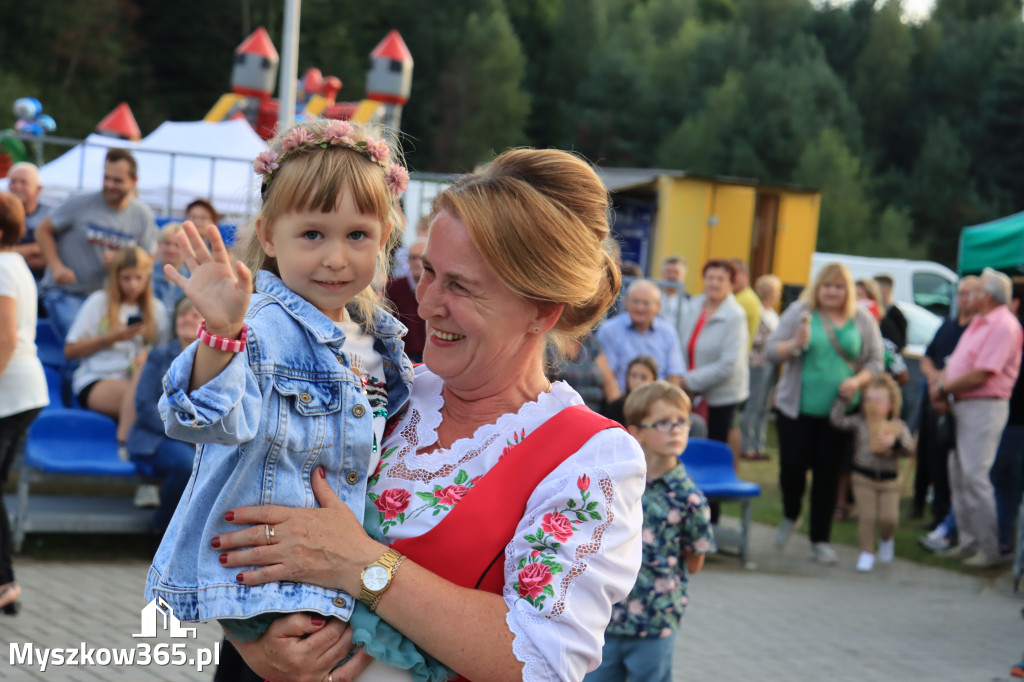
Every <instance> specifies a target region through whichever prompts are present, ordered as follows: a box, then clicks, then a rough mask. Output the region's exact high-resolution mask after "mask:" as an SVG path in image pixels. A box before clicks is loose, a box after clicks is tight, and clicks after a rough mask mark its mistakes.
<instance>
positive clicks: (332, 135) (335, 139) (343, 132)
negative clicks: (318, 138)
mask: <svg viewBox="0 0 1024 682" xmlns="http://www.w3.org/2000/svg"><path fill="white" fill-rule="evenodd" d="M351 134H352V124H351V123H349V122H348V121H339V120H337V119H333V120H331V121H329V122H328V123H327V125H326V126H325V127H324V139H325V140H327V141H328V142H330V143H332V144H338V143H339V142H343V143H345V144H352V138H351V137H349V136H350V135H351Z"/></svg>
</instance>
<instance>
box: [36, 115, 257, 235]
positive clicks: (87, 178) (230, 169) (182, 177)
mask: <svg viewBox="0 0 1024 682" xmlns="http://www.w3.org/2000/svg"><path fill="white" fill-rule="evenodd" d="M109 147H123V148H126V149H131V150H132V153H133V154H134V156H135V159H136V161H137V162H138V166H139V184H138V190H139V198H140V199H141V200H142V201H144V202H145V203H146V204H148V205H149V206H150V207H152V208H153V210H154V212H156V214H157V215H158V216H168V217H176V218H181V217H183V216H184V213H185V207H186V206H187V205H188V204H189V203H190V202H191V201H192V200H193V199H197V198H205V199H209V200H210V201H211V202H212V203H213V205H214V207H216V209H217V210H218V211H219V212H220V213H221V214H223V215H224V216H225V217H227V218H228V219H229V220H235V221H240V222H241V221H244V220H245V218H247V217H248V216H249V215H250V214H251V213H252V212H253V211H254V208H255V199H256V197H257V196H258V188H259V180H258V177H257V175H256V174H255V173H254V172H253V170H252V160H253V159H254V158H256V155H257V154H259V153H260V152H261V151H263V150H264V149H266V143H265V142H264V141H263V139H261V138H260V136H259V135H257V134H256V132H255V131H254V130H253V129H252V127H251V126H250V125H249V124H248V123H247V122H245V121H243V120H233V121H223V122H219V123H210V122H206V121H194V122H187V123H177V122H172V121H167V122H165V123H162V124H161V125H160V127H158V128H157V129H156V130H154V131H153V132H152V133H150V134H149V135H148V136H147V137H146V138H145V139H143V140H142V141H140V142H128V141H125V140H119V139H116V138H111V137H105V136H103V135H95V134H93V135H90V136H89V137H88V138H87V139H86V141H85V142H84V143H83V144H80V145H78V146H76V147H74V148H72V149H71V150H69V151H67V152H66V153H64V154H63V155H61V156H60V157H58V158H57V159H54V160H53V161H51V162H50V163H48V164H46V165H45V166H43V167H42V168H41V169H40V177H41V181H42V184H43V192H42V195H41V197H40V199H41V201H42V202H43V203H47V204H50V205H57V204H59V203H60V202H62V201H63V200H64V199H66V198H67V197H68V196H69V195H71V194H75V193H79V192H92V191H96V190H99V189H101V188H102V186H103V159H104V157H105V156H106V153H107V149H108V148H109Z"/></svg>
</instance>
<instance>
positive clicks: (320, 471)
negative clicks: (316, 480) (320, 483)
mask: <svg viewBox="0 0 1024 682" xmlns="http://www.w3.org/2000/svg"><path fill="white" fill-rule="evenodd" d="M316 472H317V473H318V474H320V478H322V479H325V480H326V479H327V471H325V470H324V468H323V467H317V468H316Z"/></svg>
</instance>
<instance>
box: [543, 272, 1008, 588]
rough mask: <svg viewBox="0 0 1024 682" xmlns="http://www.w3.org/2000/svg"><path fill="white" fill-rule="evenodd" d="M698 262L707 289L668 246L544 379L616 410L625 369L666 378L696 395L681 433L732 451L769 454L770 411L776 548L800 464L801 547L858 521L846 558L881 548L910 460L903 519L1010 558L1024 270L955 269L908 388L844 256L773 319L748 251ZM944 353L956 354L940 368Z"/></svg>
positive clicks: (790, 517)
mask: <svg viewBox="0 0 1024 682" xmlns="http://www.w3.org/2000/svg"><path fill="white" fill-rule="evenodd" d="M701 273H702V276H703V291H702V292H701V293H700V294H697V295H694V296H690V295H688V294H687V293H686V291H685V284H684V282H685V280H686V262H685V260H684V259H682V258H681V257H679V256H670V257H668V258H666V259H665V260H664V261H663V262H662V267H661V272H660V279H658V280H648V279H644V278H643V277H639V276H638V277H636V278H634V279H633V280H632V281H631V282H630V284H629V285H628V286H627V288H626V294H625V298H624V301H623V308H624V310H623V312H621V313H619V314H617V315H615V316H612V317H609V318H608V319H606V320H604V321H603V322H602V323H601V324H600V325H599V326H598V328H597V330H596V332H595V334H594V335H593V339H592V342H588V343H586V344H583V345H581V346H580V348H579V349H576V348H574V349H572V351H571V352H570V353H569V354H568V355H567V356H564V357H562V358H560V359H559V360H558V361H553V362H552V363H551V366H550V367H551V369H550V374H551V376H552V377H557V378H560V379H564V380H565V381H567V382H569V383H570V384H571V385H574V386H577V387H578V390H580V391H581V392H586V393H587V395H588V398H587V404H588V405H590V406H592V407H593V409H596V410H599V411H601V412H602V413H603V414H605V415H606V416H609V417H611V418H613V419H616V420H618V421H620V422H623V423H624V418H623V411H622V404H623V401H624V398H623V396H624V395H627V394H628V393H629V392H630V391H632V390H634V389H635V388H636V386H637V385H638V383H637V380H639V381H653V380H666V381H669V382H671V383H673V384H675V385H677V386H679V387H681V388H683V389H684V390H685V391H686V393H687V394H688V396H689V397H690V399H691V400H692V405H693V409H692V415H691V417H690V421H691V424H692V425H693V427H694V429H696V430H697V431H695V433H696V432H699V433H700V435H702V436H706V437H708V438H711V439H714V440H719V441H722V442H728V443H730V444H731V446H732V447H733V449H734V451H735V453H736V457H737V460H738V461H742V460H765V459H768V455H766V454H765V437H766V432H767V425H768V423H769V421H771V420H772V419H774V421H775V424H776V428H777V432H778V438H779V462H778V464H779V484H780V490H781V492H782V500H783V521H782V522H781V524H780V525H779V527H778V529H777V533H776V538H775V542H776V545H777V546H778V547H779V548H780V549H782V548H783V547H785V545H786V544H787V542H788V540H789V538H790V535H791V534H792V533H793V531H794V529H795V528H797V527H798V526H799V525H800V523H801V519H802V514H801V510H802V508H803V500H804V495H805V492H806V488H807V485H808V483H807V482H808V472H809V473H810V474H811V477H810V504H809V509H808V513H809V528H810V541H811V554H812V557H813V558H814V560H816V561H818V562H820V563H823V564H834V563H835V562H836V554H835V551H834V550H833V549H832V547H831V545H830V538H831V530H832V524H833V522H834V521H836V520H856V521H857V522H858V525H859V536H860V545H861V555H860V556H859V558H858V562H857V568H858V570H861V571H870V570H872V568H873V567H874V565H875V560H876V559H877V560H878V561H881V562H887V561H891V560H892V558H893V556H894V548H893V545H892V542H893V536H894V532H895V528H896V524H897V522H898V515H899V496H900V491H901V490H902V486H901V483H902V480H903V479H901V478H900V468H899V466H898V462H899V457H901V456H907V457H909V456H913V457H915V458H916V467H915V469H914V471H915V473H914V478H915V481H914V490H915V493H914V499H913V506H912V515H913V516H914V517H915V518H920V517H921V516H923V514H924V508H925V506H926V502H929V501H930V505H931V513H932V519H931V521H930V522H929V524H928V525H929V526H930V527H931V528H932V529H933V530H932V531H931V532H930V533H928V535H926V536H924V537H922V538H921V543H922V545H923V546H925V547H926V548H928V549H931V550H933V551H939V552H942V553H943V554H944V555H947V556H952V557H958V558H961V559H963V560H964V563H965V565H966V566H968V567H986V566H993V565H996V564H998V563H999V562H1001V561H1005V560H1006V559H1007V557H1008V556H1009V555H1010V554H1011V553H1012V551H1013V546H1014V536H1013V533H1014V528H1015V523H1016V518H1017V509H1018V505H1019V503H1020V499H1021V493H1020V478H1021V473H1022V462H1024V394H1022V395H1021V396H1019V397H1018V394H1017V391H1020V390H1024V389H1020V388H1019V385H1020V384H1019V382H1018V381H1017V378H1018V376H1019V366H1020V354H1021V342H1020V339H1019V333H1020V330H1021V320H1022V319H1024V311H1020V310H1019V300H1020V298H1021V295H1022V294H1024V281H1022V282H1011V281H1010V279H1009V278H1007V277H1006V276H1005V275H1003V274H1001V273H998V272H995V271H991V270H987V271H985V272H984V273H983V274H982V275H981V276H980V277H975V276H967V277H965V278H964V279H963V280H962V281H961V282H960V283H959V286H958V291H957V304H956V306H955V307H954V313H953V315H954V316H953V317H951V318H950V319H947V320H945V321H944V322H943V324H942V326H941V327H940V328H939V330H938V331H937V332H936V334H935V338H934V339H933V340H932V342H931V343H930V344H929V345H928V347H927V349H926V351H925V354H924V356H923V357H922V358H921V360H920V366H921V374H922V375H923V380H922V383H915V382H911V381H910V372H909V370H908V366H907V363H906V359H905V358H904V357H903V353H904V349H905V345H906V342H907V320H906V318H905V316H904V315H903V313H902V312H901V311H900V308H899V306H898V305H897V304H896V303H895V301H894V300H893V294H892V287H893V281H892V278H891V277H890V276H888V275H886V274H884V273H880V274H879V275H877V276H876V277H874V278H872V279H862V280H858V281H856V282H855V281H854V280H853V279H852V277H851V275H850V272H849V271H848V269H847V268H846V267H845V266H844V265H842V264H841V263H832V264H829V265H827V266H826V267H824V268H822V269H821V270H820V271H819V272H818V273H817V275H816V277H815V279H814V281H813V282H811V283H810V285H809V286H808V287H806V288H805V289H804V291H803V293H802V295H801V296H800V297H799V299H798V300H797V301H794V302H793V303H792V304H790V305H788V306H786V308H785V310H784V311H782V314H781V316H780V315H779V313H778V312H777V308H778V306H779V305H780V298H781V293H782V284H781V282H780V281H779V279H778V278H777V277H774V276H773V275H770V274H769V275H763V276H761V277H759V278H758V279H757V281H756V282H754V286H753V287H752V288H751V287H750V286H749V284H748V279H747V277H748V275H747V269H746V267H744V264H743V263H742V262H737V261H725V260H709V261H707V262H706V263H704V264H703V266H702V268H701ZM975 320H976V321H975ZM972 321H974V322H973V328H972V333H970V334H966V335H965V331H966V330H967V329H968V328H969V327H971V325H972ZM961 336H963V340H962V341H961ZM949 360H956V362H954V363H953V365H952V367H950V368H947V366H946V363H947V362H948V361H949ZM634 374H635V375H636V376H635V377H634ZM950 387H952V390H951V389H950ZM918 397H921V398H923V399H921V400H913V399H914V398H918ZM905 398H906V399H905ZM909 402H915V403H920V404H921V405H922V408H921V410H920V413H919V414H917V413H913V412H909V411H908V410H906V409H904V405H905V404H906V403H909ZM1004 411H1005V412H1006V414H1004ZM869 436H870V437H869ZM958 516H959V520H960V523H958V519H957V517H958ZM712 517H713V518H715V519H717V510H715V509H712ZM964 524H966V525H964ZM876 530H877V531H878V532H879V534H880V538H879V539H878V540H877V542H876V540H875V538H874V533H875V532H876Z"/></svg>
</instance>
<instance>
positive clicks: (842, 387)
mask: <svg viewBox="0 0 1024 682" xmlns="http://www.w3.org/2000/svg"><path fill="white" fill-rule="evenodd" d="M859 390H860V382H859V381H857V379H856V377H850V378H849V379H843V383H841V384H839V397H840V398H842V399H843V400H850V399H851V398H853V396H854V395H855V394H856V393H857V391H859Z"/></svg>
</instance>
